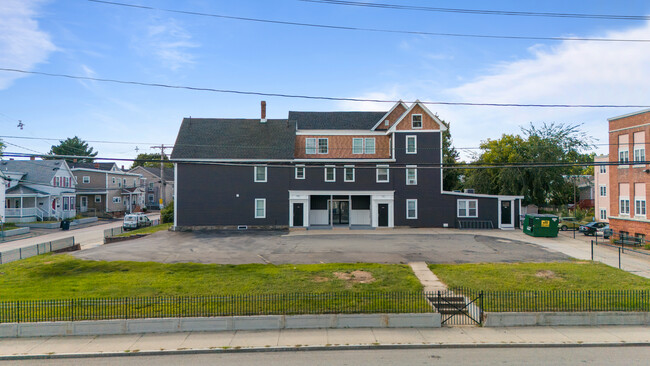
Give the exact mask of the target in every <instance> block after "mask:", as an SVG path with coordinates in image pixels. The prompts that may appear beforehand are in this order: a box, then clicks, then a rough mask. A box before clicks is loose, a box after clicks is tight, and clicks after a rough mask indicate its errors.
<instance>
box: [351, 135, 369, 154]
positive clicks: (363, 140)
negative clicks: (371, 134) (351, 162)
mask: <svg viewBox="0 0 650 366" xmlns="http://www.w3.org/2000/svg"><path fill="white" fill-rule="evenodd" d="M355 140H361V152H354V141H355ZM365 143H366V139H365V138H363V137H354V138H352V154H354V155H363V153H364V152H365V149H364V146H365Z"/></svg>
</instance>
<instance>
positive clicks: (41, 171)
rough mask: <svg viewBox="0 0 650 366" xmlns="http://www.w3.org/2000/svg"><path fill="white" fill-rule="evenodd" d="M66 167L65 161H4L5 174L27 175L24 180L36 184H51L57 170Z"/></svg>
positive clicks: (0, 164) (1, 167)
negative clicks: (18, 173)
mask: <svg viewBox="0 0 650 366" xmlns="http://www.w3.org/2000/svg"><path fill="white" fill-rule="evenodd" d="M65 167H66V163H65V160H3V161H0V170H2V171H3V172H20V173H25V175H24V176H23V180H25V181H27V182H29V183H34V184H50V182H52V178H54V175H55V174H56V172H57V170H59V169H60V168H64V169H65Z"/></svg>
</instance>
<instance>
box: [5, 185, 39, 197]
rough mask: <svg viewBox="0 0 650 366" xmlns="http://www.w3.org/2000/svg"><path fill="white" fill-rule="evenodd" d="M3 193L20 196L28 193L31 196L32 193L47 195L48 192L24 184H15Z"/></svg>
mask: <svg viewBox="0 0 650 366" xmlns="http://www.w3.org/2000/svg"><path fill="white" fill-rule="evenodd" d="M5 193H6V194H7V195H20V196H24V195H30V196H32V195H45V196H47V195H48V193H46V192H42V191H39V190H37V189H34V188H30V187H26V186H24V185H22V184H18V185H15V186H13V187H11V188H9V189H7V190H6V191H5Z"/></svg>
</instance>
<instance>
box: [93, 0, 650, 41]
mask: <svg viewBox="0 0 650 366" xmlns="http://www.w3.org/2000/svg"><path fill="white" fill-rule="evenodd" d="M88 1H90V2H93V3H99V4H106V5H115V6H123V7H127V8H136V9H143V10H155V11H163V12H169V13H177V14H184V15H193V16H203V17H211V18H221V19H229V20H240V21H248V22H258V23H267V24H276V25H291V26H299V27H311V28H325V29H336V30H346V31H362V32H376V33H393V34H411V35H425V36H437V37H464V38H493V39H512V40H534V41H593V42H650V39H622V38H591V37H536V36H509V35H488V34H464V33H445V32H425V31H409V30H397V29H384V28H365V27H351V26H342V25H333V24H316V23H301V22H290V21H281V20H272V19H261V18H247V17H238V16H230V15H222V14H214V13H201V12H195V11H185V10H174V9H165V8H156V7H152V6H144V5H135V4H126V3H120V2H114V1H103V0H88Z"/></svg>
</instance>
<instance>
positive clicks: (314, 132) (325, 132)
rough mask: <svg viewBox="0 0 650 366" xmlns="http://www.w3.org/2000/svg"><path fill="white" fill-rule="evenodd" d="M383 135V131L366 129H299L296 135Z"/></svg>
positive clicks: (384, 133)
mask: <svg viewBox="0 0 650 366" xmlns="http://www.w3.org/2000/svg"><path fill="white" fill-rule="evenodd" d="M355 135H359V136H385V135H386V132H385V131H368V130H300V131H296V136H355Z"/></svg>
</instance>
